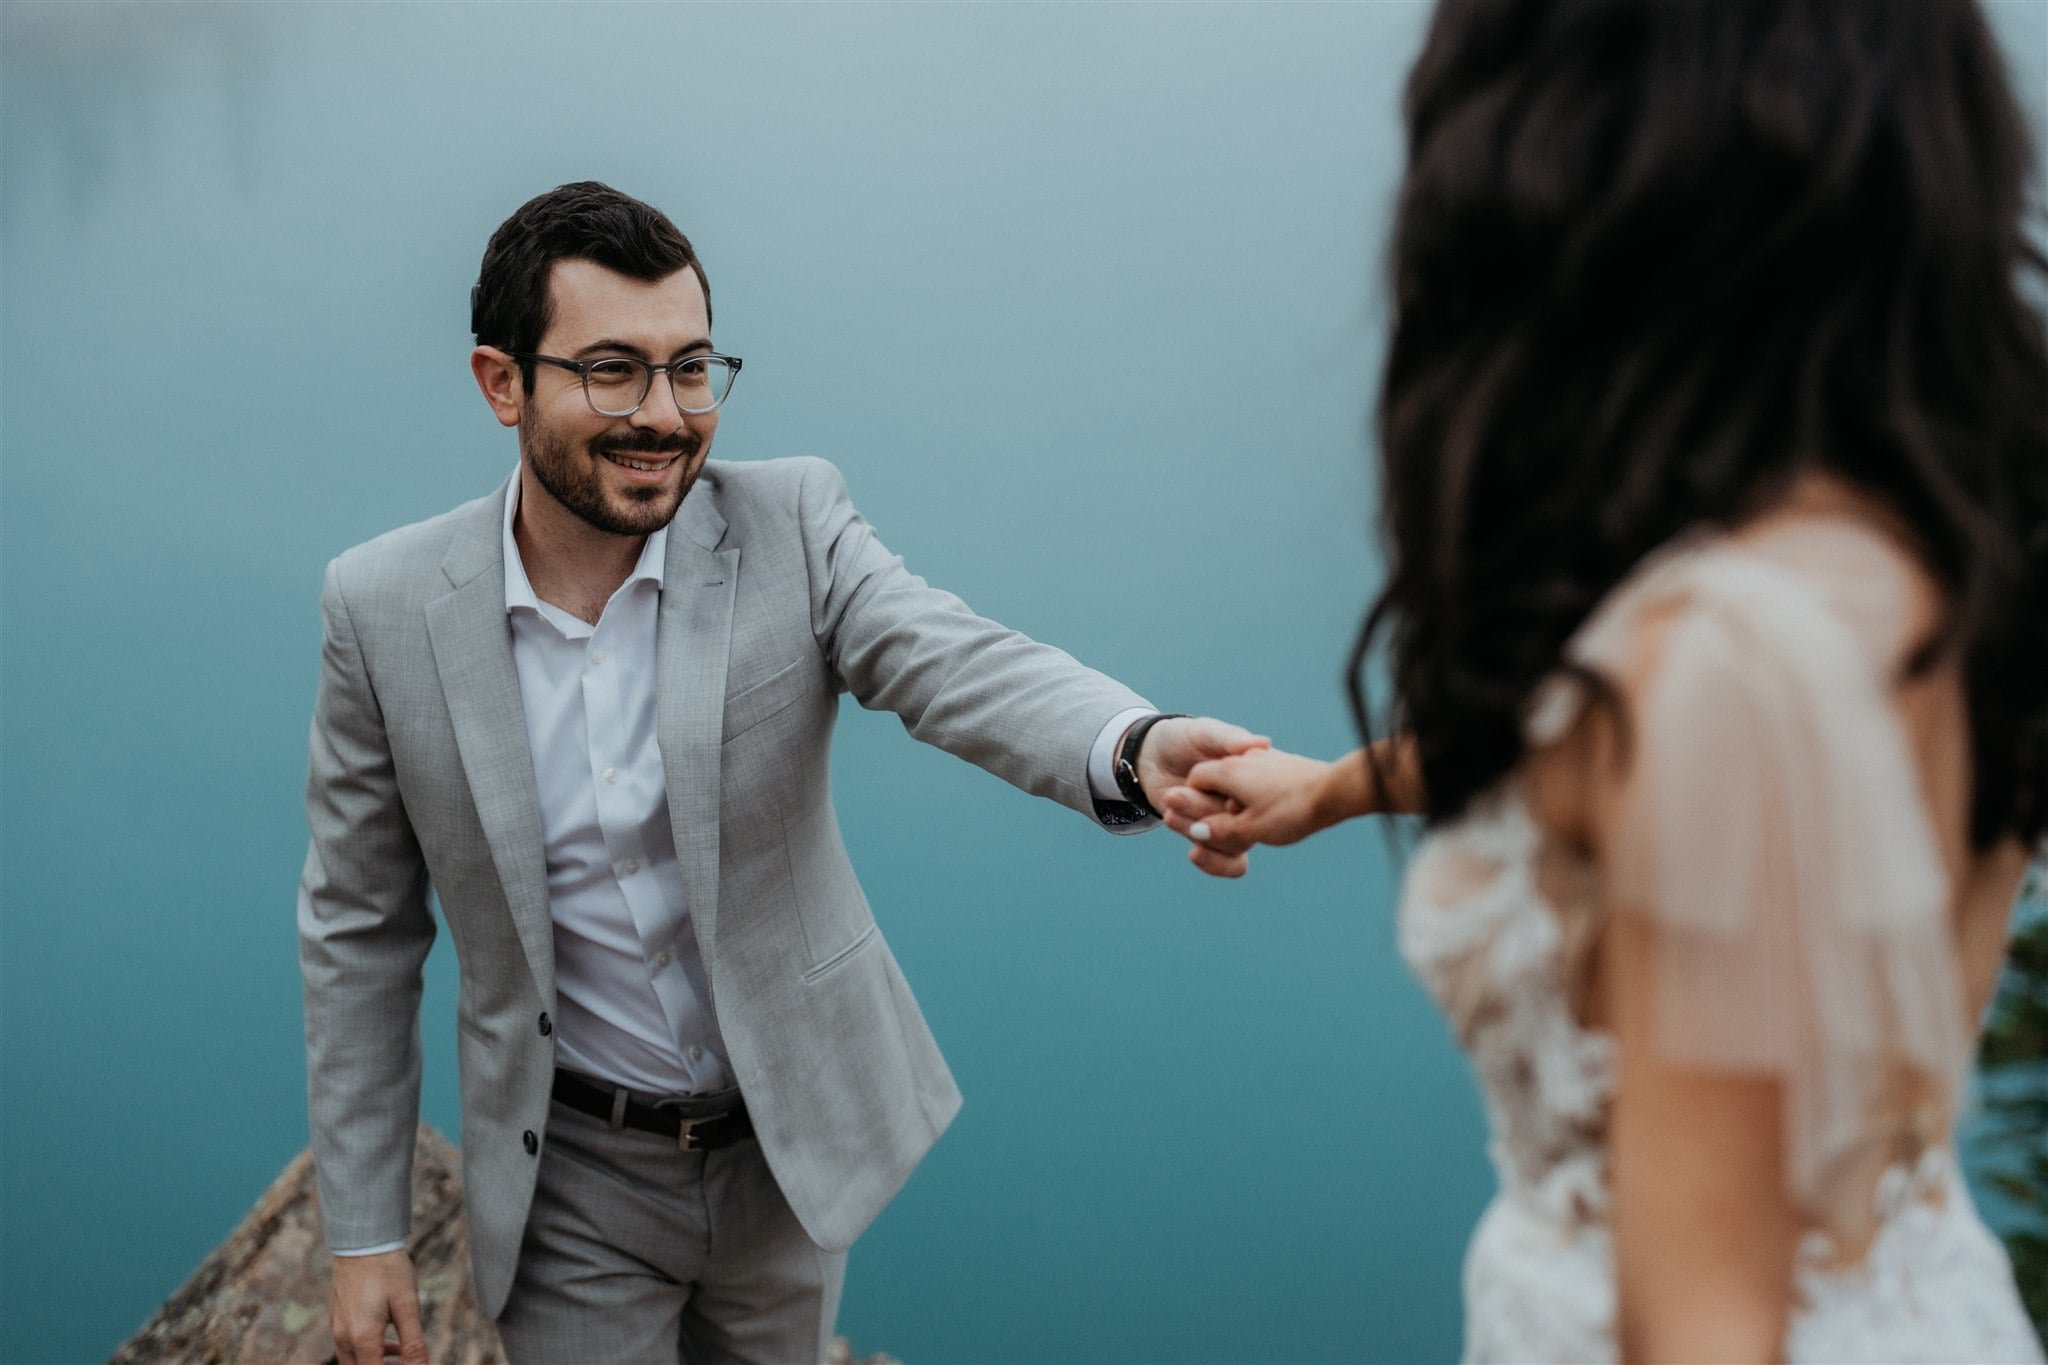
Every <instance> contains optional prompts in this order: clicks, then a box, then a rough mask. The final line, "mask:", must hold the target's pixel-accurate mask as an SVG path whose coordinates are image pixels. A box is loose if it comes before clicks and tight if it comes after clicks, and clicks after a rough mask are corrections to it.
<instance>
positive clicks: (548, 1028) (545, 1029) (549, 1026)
mask: <svg viewBox="0 0 2048 1365" xmlns="http://www.w3.org/2000/svg"><path fill="white" fill-rule="evenodd" d="M554 1031H555V1026H554V1024H553V1023H551V1022H550V1021H549V1019H548V1012H547V1011H546V1010H542V1011H541V1012H540V1036H541V1037H543V1038H545V1037H547V1036H548V1035H549V1034H550V1033H553V1032H554Z"/></svg>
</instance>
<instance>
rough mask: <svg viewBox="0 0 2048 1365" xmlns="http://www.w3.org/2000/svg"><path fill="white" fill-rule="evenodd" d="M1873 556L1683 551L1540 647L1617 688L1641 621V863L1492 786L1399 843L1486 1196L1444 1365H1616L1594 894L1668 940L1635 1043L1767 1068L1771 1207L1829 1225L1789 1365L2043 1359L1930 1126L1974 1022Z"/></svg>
mask: <svg viewBox="0 0 2048 1365" xmlns="http://www.w3.org/2000/svg"><path fill="white" fill-rule="evenodd" d="M1898 559H1899V556H1898V555H1897V552H1896V551H1894V550H1892V549H1891V548H1890V547H1889V546H1888V545H1887V544H1885V543H1884V542H1882V541H1881V540H1880V538H1878V537H1877V536H1875V535H1874V534H1873V533H1871V532H1870V531H1868V530H1865V529H1863V528H1861V527H1860V526H1857V525H1855V524H1853V523H1847V522H1841V521H1835V522H1824V523H1807V524H1805V525H1803V526H1800V527H1797V528H1795V529H1794V530H1792V531H1790V532H1787V533H1784V534H1778V535H1774V536H1772V537H1770V538H1768V539H1767V540H1765V541H1762V542H1758V543H1744V544H1738V543H1736V542H1734V541H1731V540H1728V539H1725V538H1712V539H1709V538H1701V539H1696V540H1693V541H1690V542H1687V543H1684V544H1681V545H1679V546H1677V547H1674V548H1673V549H1670V550H1667V551H1666V552H1664V553H1663V554H1661V555H1659V556H1656V557H1655V558H1653V559H1652V560H1651V561H1649V562H1647V563H1646V564H1645V565H1643V566H1642V567H1641V568H1640V569H1639V570H1638V571H1637V572H1636V573H1635V574H1633V575H1632V576H1631V577H1630V579H1629V580H1628V581H1627V582H1626V583H1625V584H1624V585H1622V587H1621V588H1619V589H1618V590H1617V591H1616V592H1615V593H1613V594H1612V595H1611V596H1610V598H1609V599H1608V601H1607V602H1605V603H1604V604H1603V605H1602V607H1601V608H1600V609H1599V610H1598V611H1597V612H1596V613H1595V614H1594V616H1593V618H1592V619H1591V620H1590V621H1589V622H1588V623H1587V625H1586V627H1585V628H1584V629H1583V630H1582V631H1581V632H1580V633H1579V635H1578V636H1576V637H1575V638H1574V640H1573V642H1572V644H1571V646H1570V647H1569V649H1568V651H1567V656H1568V657H1569V658H1570V659H1571V660H1572V661H1573V662H1575V663H1577V664H1579V665H1581V666H1583V667H1585V668H1587V669H1589V670H1593V671H1595V672H1598V673H1600V674H1602V675H1603V676H1606V677H1609V678H1611V679H1615V680H1617V681H1618V680H1620V679H1622V678H1624V677H1626V676H1628V674H1629V670H1630V668H1631V667H1632V666H1635V665H1636V664H1639V663H1640V660H1641V656H1640V654H1639V653H1638V652H1637V651H1638V650H1639V649H1640V647H1641V646H1642V642H1643V641H1644V639H1645V638H1646V631H1645V626H1646V623H1653V622H1654V623H1657V624H1658V625H1659V627H1660V630H1661V632H1662V633H1660V634H1659V635H1658V639H1659V640H1660V641H1661V642H1662V643H1661V648H1662V651H1663V652H1662V654H1661V656H1659V657H1660V659H1661V662H1660V663H1658V664H1657V665H1656V666H1655V680H1654V682H1653V684H1652V685H1651V686H1650V687H1649V689H1648V691H1647V692H1646V693H1645V694H1644V695H1645V699H1644V700H1643V703H1642V704H1641V705H1640V707H1639V708H1637V709H1636V711H1635V714H1634V716H1633V717H1632V719H1633V723H1634V727H1635V736H1634V739H1633V740H1632V743H1634V744H1637V745H1640V746H1641V747H1640V749H1638V750H1634V751H1632V752H1634V753H1635V754H1636V755H1637V756H1636V757H1634V758H1632V759H1631V763H1632V764H1633V765H1634V766H1633V767H1632V769H1631V771H1632V773H1633V772H1643V773H1647V774H1648V775H1649V776H1648V778H1647V782H1648V786H1647V788H1646V789H1645V790H1646V793H1647V794H1646V795H1645V797H1644V799H1643V801H1642V803H1641V804H1643V805H1644V807H1645V808H1646V810H1647V811H1648V814H1647V815H1646V816H1645V817H1644V822H1643V825H1642V827H1641V828H1640V829H1638V830H1636V831H1635V833H1636V835H1637V836H1638V837H1636V838H1635V839H1634V840H1632V843H1633V844H1634V845H1635V846H1636V847H1638V848H1639V849H1640V850H1641V852H1640V855H1639V863H1638V865H1637V866H1633V867H1627V868H1599V867H1596V866H1595V865H1593V864H1592V863H1590V862H1588V861H1586V860H1584V859H1582V858H1580V857H1579V856H1578V855H1575V854H1573V853H1572V852H1570V851H1569V850H1567V849H1564V848H1562V847H1559V846H1558V845H1557V842H1556V841H1554V840H1551V839H1550V838H1548V837H1547V836H1546V835H1545V833H1544V831H1543V830H1542V828H1541V827H1540V826H1539V824H1538V823H1537V821H1536V819H1535V817H1534V816H1533V815H1532V811H1531V805H1530V802H1529V800H1528V798H1527V796H1526V793H1525V790H1524V784H1523V782H1522V780H1521V778H1520V775H1519V774H1516V775H1511V776H1510V777H1509V779H1508V780H1506V781H1505V782H1504V783H1503V784H1502V785H1501V786H1500V787H1499V788H1497V789H1496V790H1495V791H1494V792H1492V793H1491V794H1490V795H1488V796H1487V797H1485V798H1483V799H1481V800H1480V801H1479V802H1477V803H1475V805H1474V806H1473V807H1472V808H1471V809H1470V810H1469V811H1468V812H1467V813H1466V814H1465V815H1464V816H1462V817H1461V818H1459V819H1458V820H1456V821H1455V822H1452V823H1449V824H1446V825H1443V826H1440V827H1439V828H1438V829H1437V830H1435V831H1434V832H1432V834H1431V835H1430V836H1429V837H1428V838H1427V839H1426V840H1425V841H1424V842H1423V844H1422V846H1421V847H1420V848H1419V849H1418V851H1417V854H1416V857H1415V859H1414V861H1413V863H1412V865H1411V868H1410V872H1409V876H1408V880H1407V884H1406V887H1405V890H1404V892H1403V896H1402V903H1401V909H1400V919H1399V926H1400V927H1399V932H1400V942H1401V950H1402V953H1403V955H1404V957H1405V958H1406V959H1407V961H1408V962H1409V964H1410V965H1411V966H1412V968H1413V969H1414V970H1415V972H1416V973H1417V974H1418V976H1419V977H1420V978H1421V980H1422V981H1423V983H1424V984H1425V986H1426V987H1427V988H1428V989H1429V991H1430V992H1431V994H1432V995H1433V996H1434V997H1435V998H1436V999H1437V1001H1438V1003H1439V1004H1440V1005H1441V1006H1442V1008H1443V1009H1444V1011H1445V1012H1446V1014H1447V1015H1448V1016H1449V1019H1450V1022H1451V1025H1452V1027H1453V1029H1454V1030H1455V1032H1456V1034H1457V1036H1458V1038H1459V1041H1460V1042H1461V1044H1462V1045H1463V1047H1464V1049H1465V1051H1466V1052H1467V1053H1468V1054H1469V1056H1470V1057H1471V1060H1472V1064H1473V1066H1474V1069H1475V1070H1476V1072H1477V1074H1478V1078H1479V1081H1480V1084H1481V1087H1482V1089H1483V1092H1484V1097H1485V1104H1486V1111H1487V1116H1488V1120H1489V1123H1490V1126H1491V1130H1492V1147H1491V1155H1492V1160H1493V1165H1494V1167H1495V1170H1496V1171H1497V1172H1498V1175H1499V1179H1500V1192H1499V1194H1498V1196H1497V1197H1496V1198H1495V1199H1494V1201H1493V1203H1492V1205H1491V1206H1490V1207H1489V1208H1488V1209H1487V1211H1486V1213H1485V1215H1484V1216H1483V1217H1482V1218H1481V1220H1480V1222H1479V1226H1478V1228H1477V1230H1476V1231H1475V1233H1474V1234H1473V1238H1472V1242H1471V1247H1470V1250H1469V1252H1468V1254H1467V1258H1466V1263H1465V1312H1466V1337H1465V1358H1466V1359H1467V1360H1468V1361H1483V1362H1494V1361H1500V1362H1507V1361H1513V1362H1537V1361H1551V1362H1589V1363H1590V1362H1599V1361H1611V1360H1615V1359H1617V1357H1618V1351H1617V1344H1616V1335H1615V1309H1616V1301H1615V1277H1614V1267H1613V1262H1612V1256H1611V1250H1610V1234H1609V1190H1608V1179H1607V1165H1606V1163H1607V1123H1608V1115H1609V1106H1610V1101H1611V1100H1612V1098H1613V1094H1614V1084H1615V1075H1614V1065H1613V1060H1614V1054H1613V1045H1612V1039H1611V1038H1610V1037H1609V1036H1608V1035H1607V1034H1606V1033H1603V1032H1601V1031H1598V1030H1596V1029H1592V1028H1588V1027H1584V1026H1582V1025H1581V1023H1580V1022H1579V1015H1578V1014H1577V1013H1576V1012H1575V1001H1576V1000H1577V999H1578V995H1579V991H1580V988H1581V987H1582V985H1583V983H1584V981H1585V979H1586V978H1585V973H1586V971H1587V969H1588V966H1589V962H1590V954H1591V953H1592V950H1593V947H1594V944H1595V942H1596V939H1597V933H1598V917H1599V914H1600V909H1599V907H1600V906H1601V905H1602V904H1606V903H1611V902H1613V901H1614V900H1615V898H1616V895H1617V894H1618V895H1620V896H1622V897H1624V898H1626V900H1627V901H1628V903H1629V904H1631V905H1636V904H1645V903H1647V904H1648V905H1649V906H1650V907H1651V913H1652V914H1653V917H1654V918H1655V919H1656V920H1657V921H1658V927H1659V930H1660V932H1661V933H1664V934H1666V935H1668V936H1670V938H1671V940H1672V941H1673V942H1674V943H1676V944H1677V945H1679V947H1680V948H1681V949H1682V951H1675V952H1667V953H1666V954H1665V955H1664V958H1663V960H1661V961H1660V963H1659V967H1658V971H1657V973H1656V977H1655V979H1656V981H1657V988H1658V992H1659V1010H1660V1015H1661V1018H1660V1023H1661V1024H1662V1025H1664V1026H1666V1027H1665V1028H1664V1029H1663V1030H1662V1032H1660V1042H1667V1043H1668V1045H1669V1048H1670V1050H1671V1052H1672V1053H1673V1055H1675V1056H1679V1057H1684V1058H1689V1059H1691V1060H1694V1061H1698V1062H1702V1063H1705V1064H1709V1065H1714V1064H1726V1065H1734V1066H1739V1067H1744V1068H1749V1069H1761V1070H1764V1071H1767V1072H1769V1073H1771V1074H1774V1075H1775V1076H1776V1077H1777V1078H1778V1079H1779V1080H1780V1081H1781V1082H1782V1083H1783V1086H1784V1110H1785V1114H1786V1122H1785V1128H1786V1132H1785V1146H1786V1151H1787V1171H1786V1181H1787V1189H1788V1190H1789V1191H1790V1192H1791V1193H1792V1194H1794V1195H1795V1196H1796V1197H1797V1198H1798V1200H1799V1206H1800V1207H1807V1208H1814V1209H1820V1210H1832V1211H1834V1212H1835V1213H1837V1214H1838V1215H1839V1217H1838V1218H1836V1219H1834V1220H1833V1221H1831V1220H1830V1219H1829V1218H1828V1217H1822V1216H1817V1217H1816V1218H1815V1220H1814V1222H1813V1225H1812V1230H1811V1231H1809V1232H1808V1233H1807V1235H1806V1237H1805V1241H1804V1243H1803V1244H1802V1245H1801V1247H1800V1249H1799V1253H1798V1258H1797V1264H1796V1271H1795V1281H1796V1282H1795V1284H1794V1285H1793V1286H1792V1314H1791V1320H1790V1324H1789V1327H1788V1331H1787V1335H1786V1339H1785V1342H1784V1346H1783V1356H1784V1358H1785V1359H1786V1360H1787V1361H1791V1362H1809V1361H1813V1362H1818V1361H1827V1362H1851V1361H1853V1362H1876V1361H1894V1360H1898V1361H1950V1362H1954V1361H1973V1362H1991V1361H2027V1362H2039V1361H2041V1360H2042V1350H2041V1344H2040V1342H2039V1341H2038V1340H2037V1339H2036V1337H2035V1336H2034V1334H2033V1331H2032V1329H2031V1327H2030V1325H2029V1323H2028V1321H2027V1318H2026V1316H2025V1313H2024V1312H2023V1311H2022V1308H2021V1305H2020V1302H2019V1298H2018V1295H2017V1292H2016V1290H2015V1288H2014V1284H2013V1277H2012V1271H2011V1268H2010V1265H2009V1263H2008V1261H2007V1259H2006V1256H2005V1252H2004V1249H2003V1247H2002V1246H2001V1245H2000V1244H1999V1242H1998V1241H1997V1240H1996V1238H1994V1237H1993V1236H1992V1235H1991V1234H1990V1232H1989V1231H1987V1229H1986V1228H1985V1226H1984V1225H1983V1223H1982V1222H1981V1221H1980V1220H1979V1218H1978V1215H1977V1212H1976V1210H1975V1208H1974V1207H1973V1206H1972V1203H1971V1200H1970V1196H1969V1192H1968V1190H1967V1189H1966V1188H1965V1186H1964V1184H1963V1181H1962V1179H1961V1177H1960V1175H1959V1174H1958V1172H1957V1169H1956V1162H1955V1157H1954V1152H1953V1147H1952V1145H1951V1138H1950V1134H1949V1127H1950V1125H1951V1124H1952V1122H1953V1115H1954V1112H1955V1108H1954V1106H1955V1097H1956V1096H1957V1095H1958V1094H1959V1093H1961V1090H1962V1087H1963V1086H1964V1085H1965V1084H1966V1082H1967V1075H1968V1069H1969V1066H1970V1056H1971V1050H1972V1046H1971V1045H1972V1043H1973V1041H1974V1040H1973V1038H1972V1036H1971V1034H1972V1024H1973V1020H1974V1015H1972V1014H1971V1013H1970V1012H1969V1009H1968V1005H1967V1002H1966V991H1965V989H1964V983H1963V981H1962V980H1961V977H1962V976H1963V975H1964V974H1963V973H1962V972H1961V971H1960V970H1959V969H1958V967H1957V963H1958V955H1957V949H1956V947H1955V944H1954V943H1953V942H1952V939H1953V931H1952V930H1951V928H1950V925H1949V919H1948V906H1949V901H1950V893H1949V873H1948V871H1947V869H1946V866H1945V864H1944V861H1943V857H1942V848H1941V846H1940V842H1939V836H1937V834H1936V833H1935V832H1934V829H1933V828H1932V824H1933V822H1931V821H1930V819H1929V816H1928V808H1927V805H1926V803H1925V801H1924V800H1923V799H1922V796H1921V795H1920V791H1921V788H1920V786H1919V784H1918V783H1917V782H1916V780H1915V769H1914V766H1913V765H1914V758H1913V755H1912V754H1911V753H1910V752H1909V746H1908V744H1907V743H1906V741H1905V738H1904V732H1903V731H1902V729H1901V727H1900V725H1899V724H1898V722H1897V719H1896V716H1895V714H1894V711H1893V701H1892V698H1891V695H1890V685H1889V682H1888V674H1887V673H1886V672H1885V671H1884V670H1885V668H1886V667H1888V665H1882V664H1881V663H1880V661H1884V660H1890V659H1894V658H1896V657H1897V654H1898V646H1899V645H1900V644H1901V632H1902V630H1903V629H1904V622H1905V621H1906V618H1907V616H1908V615H1909V613H1908V612H1907V611H1906V609H1905V605H1904V598H1903V596H1902V594H1903V593H1904V592H1905V591H1906V590H1907V589H1906V586H1905V582H1904V579H1903V577H1902V573H1901V570H1900V567H1899V564H1898ZM1582 704H1583V692H1582V688H1581V685H1580V684H1578V683H1575V682H1572V681H1569V680H1563V679H1560V680H1559V681H1557V682H1554V683H1552V684H1551V685H1549V686H1548V687H1547V688H1546V689H1544V690H1543V691H1542V692H1541V693H1539V696H1538V699H1537V705H1536V706H1535V707H1534V708H1533V710H1532V713H1531V720H1530V738H1531V742H1532V744H1539V745H1540V744H1543V743H1546V742H1548V741H1550V740H1554V739H1556V738H1557V737H1559V736H1560V735H1562V734H1563V733H1564V732H1565V731H1566V730H1567V729H1568V728H1569V727H1570V725H1571V724H1572V722H1573V720H1574V719H1575V717H1576V716H1577V715H1578V713H1579V710H1580V708H1581V706H1582ZM1631 780H1634V779H1633V778H1632V779H1631ZM1707 831H1712V833H1711V834H1708V833H1706V832H1707ZM1603 877H1605V878H1607V879H1608V881H1609V884H1608V885H1606V886H1603V885H1602V884H1601V879H1602V878H1603ZM1617 882H1619V883H1623V884H1624V885H1619V886H1618V885H1616V883H1617ZM1667 964H1668V967H1667ZM1900 1065H1908V1066H1914V1067H1917V1068H1918V1069H1919V1070H1920V1071H1921V1072H1923V1073H1926V1074H1929V1075H1932V1076H1933V1077H1934V1078H1935V1079H1936V1080H1937V1081H1938V1082H1940V1084H1938V1085H1937V1086H1934V1087H1932V1088H1931V1089H1928V1090H1927V1091H1926V1092H1925V1093H1927V1094H1930V1095H1932V1096H1933V1097H1934V1099H1933V1100H1932V1101H1931V1102H1925V1103H1918V1104H1915V1103H1910V1102H1900V1101H1899V1100H1898V1099H1897V1096H1898V1095H1899V1094H1900V1093H1901V1092H1900V1090H1899V1088H1898V1086H1897V1085H1896V1084H1895V1083H1893V1084H1889V1085H1888V1078H1889V1079H1890V1081H1892V1082H1895V1081H1896V1077H1897V1075H1898V1071H1897V1067H1898V1066H1900ZM1873 1152H1876V1153H1878V1154H1879V1156H1878V1158H1877V1159H1876V1160H1874V1161H1873V1160H1871V1159H1870V1155H1871V1153H1873ZM1859 1215H1860V1218H1859ZM1831 1226H1842V1227H1852V1228H1857V1229H1858V1231H1857V1232H1856V1234H1855V1235H1854V1236H1853V1238H1837V1237H1836V1236H1834V1235H1833V1234H1832V1233H1831V1232H1830V1231H1829V1230H1828V1229H1829V1228H1830V1227H1831ZM1844 1245H1852V1246H1855V1247H1857V1248H1859V1251H1858V1253H1857V1254H1855V1255H1854V1256H1853V1257H1851V1256H1846V1255H1844V1254H1843V1253H1842V1251H1841V1250H1840V1248H1841V1247H1842V1246H1844Z"/></svg>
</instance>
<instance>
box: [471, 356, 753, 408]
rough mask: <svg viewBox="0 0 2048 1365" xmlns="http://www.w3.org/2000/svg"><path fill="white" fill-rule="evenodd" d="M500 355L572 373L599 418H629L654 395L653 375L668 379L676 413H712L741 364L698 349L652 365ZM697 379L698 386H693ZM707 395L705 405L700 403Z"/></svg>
mask: <svg viewBox="0 0 2048 1365" xmlns="http://www.w3.org/2000/svg"><path fill="white" fill-rule="evenodd" d="M505 354H506V355H509V356H511V357H512V358H513V359H515V360H530V361H534V362H535V363H537V364H541V365H553V366H554V367H555V368H556V369H558V370H567V371H569V372H570V373H571V374H574V375H575V376H576V377H577V378H579V379H581V380H582V381H583V397H584V400H585V401H586V402H588V403H589V404H590V410H591V411H592V412H594V413H596V414H597V415H598V416H600V417H630V416H631V415H632V414H634V413H636V412H638V411H639V410H640V405H641V404H642V403H645V402H646V401H647V395H648V394H650V393H652V392H653V391H654V376H655V375H657V374H666V375H667V376H668V387H669V392H670V393H671V394H673V395H674V396H675V400H676V409H677V411H679V412H684V413H688V414H690V415H691V416H697V415H700V414H702V413H707V412H715V411H717V409H718V406H719V405H720V404H721V403H723V402H725V400H726V399H727V398H728V397H730V396H731V394H732V386H733V382H734V381H735V380H737V379H738V378H739V373H740V364H741V361H740V358H739V357H738V356H736V355H720V354H718V353H717V352H716V351H699V352H697V353H696V354H695V355H686V356H683V357H681V358H680V359H676V360H671V361H669V362H668V363H667V364H666V365H653V364H649V363H648V362H647V361H645V360H641V359H639V358H638V357H635V356H625V355H606V356H598V357H596V358H595V359H592V360H570V359H567V358H566V357H563V356H558V355H538V354H536V353H534V352H532V351H507V352H505ZM700 378H701V380H702V381H703V382H702V383H701V384H699V383H694V382H693V381H694V380H696V379H700ZM707 396H708V398H709V400H710V401H708V402H706V401H705V399H706V397H707Z"/></svg>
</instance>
